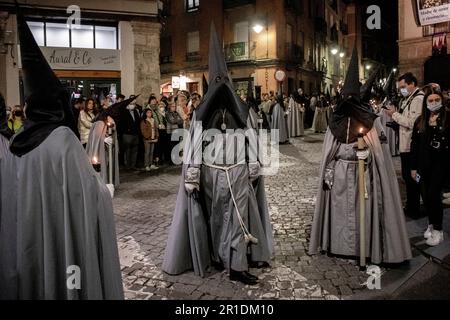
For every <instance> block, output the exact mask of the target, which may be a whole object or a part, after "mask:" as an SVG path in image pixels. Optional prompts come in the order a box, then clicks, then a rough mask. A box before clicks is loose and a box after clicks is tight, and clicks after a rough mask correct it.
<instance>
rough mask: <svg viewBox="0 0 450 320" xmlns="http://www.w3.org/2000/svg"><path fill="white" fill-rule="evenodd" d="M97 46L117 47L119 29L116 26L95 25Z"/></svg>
mask: <svg viewBox="0 0 450 320" xmlns="http://www.w3.org/2000/svg"><path fill="white" fill-rule="evenodd" d="M95 48H97V49H114V50H115V49H117V29H116V28H114V27H95Z"/></svg>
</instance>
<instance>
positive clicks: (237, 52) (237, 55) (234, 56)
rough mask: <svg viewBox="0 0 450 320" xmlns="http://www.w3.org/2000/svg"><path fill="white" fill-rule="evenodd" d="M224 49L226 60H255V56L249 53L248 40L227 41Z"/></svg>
mask: <svg viewBox="0 0 450 320" xmlns="http://www.w3.org/2000/svg"><path fill="white" fill-rule="evenodd" d="M224 49H225V50H224V51H225V60H226V61H227V62H238V61H249V60H255V57H254V56H253V55H251V54H250V51H249V45H248V42H234V43H229V44H227V45H225V48H224Z"/></svg>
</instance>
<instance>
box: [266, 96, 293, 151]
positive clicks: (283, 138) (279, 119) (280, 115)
mask: <svg viewBox="0 0 450 320" xmlns="http://www.w3.org/2000/svg"><path fill="white" fill-rule="evenodd" d="M270 129H271V130H279V131H278V132H279V139H280V143H286V142H288V141H289V132H288V128H287V125H286V117H285V112H284V110H283V108H282V107H281V105H280V104H279V103H277V104H276V105H275V106H274V107H273V112H272V117H271V124H270Z"/></svg>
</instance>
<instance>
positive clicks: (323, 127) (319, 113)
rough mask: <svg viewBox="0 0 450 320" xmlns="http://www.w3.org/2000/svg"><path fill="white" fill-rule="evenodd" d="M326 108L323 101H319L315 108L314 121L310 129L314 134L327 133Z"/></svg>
mask: <svg viewBox="0 0 450 320" xmlns="http://www.w3.org/2000/svg"><path fill="white" fill-rule="evenodd" d="M327 109H328V108H327V107H326V106H325V101H319V102H318V103H317V106H316V111H315V112H314V119H313V125H312V129H313V131H314V132H325V131H327V127H328V123H327Z"/></svg>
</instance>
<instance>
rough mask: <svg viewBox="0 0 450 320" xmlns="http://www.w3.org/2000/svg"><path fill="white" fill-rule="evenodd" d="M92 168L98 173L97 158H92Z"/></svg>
mask: <svg viewBox="0 0 450 320" xmlns="http://www.w3.org/2000/svg"><path fill="white" fill-rule="evenodd" d="M92 167H93V168H94V170H95V171H97V172H100V168H101V165H100V162H98V159H97V157H93V158H92Z"/></svg>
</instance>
